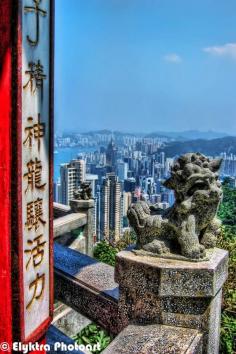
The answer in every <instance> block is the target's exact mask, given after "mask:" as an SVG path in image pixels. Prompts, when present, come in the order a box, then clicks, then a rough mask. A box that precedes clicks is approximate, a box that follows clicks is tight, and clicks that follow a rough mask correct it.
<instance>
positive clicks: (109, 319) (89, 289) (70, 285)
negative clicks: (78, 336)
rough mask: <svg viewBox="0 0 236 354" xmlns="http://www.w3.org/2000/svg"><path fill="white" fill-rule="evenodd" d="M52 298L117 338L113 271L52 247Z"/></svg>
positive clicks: (80, 256) (95, 262)
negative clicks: (53, 283) (53, 278)
mask: <svg viewBox="0 0 236 354" xmlns="http://www.w3.org/2000/svg"><path fill="white" fill-rule="evenodd" d="M54 271H55V297H56V298H57V299H58V300H60V301H62V302H63V303H65V304H67V305H68V306H70V307H72V308H73V309H74V310H76V311H78V312H80V313H82V314H83V315H85V316H86V317H89V318H90V319H91V320H93V321H95V322H97V323H99V324H100V325H101V326H102V327H104V328H105V329H107V330H108V331H109V332H110V333H113V334H117V333H119V332H120V331H121V329H122V325H121V320H120V317H119V311H118V298H119V290H118V285H117V284H116V283H115V282H114V269H113V267H111V266H109V265H106V264H104V263H100V262H98V261H96V260H95V259H93V258H91V257H89V256H86V255H84V254H82V253H80V252H77V251H75V250H72V249H69V248H67V247H63V246H61V245H58V244H55V245H54Z"/></svg>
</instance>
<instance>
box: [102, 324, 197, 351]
mask: <svg viewBox="0 0 236 354" xmlns="http://www.w3.org/2000/svg"><path fill="white" fill-rule="evenodd" d="M102 353H103V354H201V353H202V335H201V334H200V333H199V332H198V331H197V330H194V329H187V328H181V327H171V326H164V325H148V326H139V325H130V326H128V327H126V328H125V329H124V330H123V331H122V332H121V333H120V334H119V335H118V336H117V337H116V338H115V340H114V341H113V342H112V343H111V344H110V345H109V346H108V347H107V348H106V349H105V350H104V351H103V352H102Z"/></svg>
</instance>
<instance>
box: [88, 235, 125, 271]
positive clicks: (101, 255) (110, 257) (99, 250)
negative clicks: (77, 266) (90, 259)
mask: <svg viewBox="0 0 236 354" xmlns="http://www.w3.org/2000/svg"><path fill="white" fill-rule="evenodd" d="M118 251H119V250H118V249H117V248H115V247H113V246H111V245H109V243H107V242H106V241H101V242H99V243H98V244H97V245H96V247H95V248H94V251H93V256H94V258H96V259H97V260H99V261H100V262H104V263H107V264H109V265H111V266H113V267H114V265H115V259H116V254H117V253H118Z"/></svg>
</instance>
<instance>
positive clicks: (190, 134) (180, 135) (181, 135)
mask: <svg viewBox="0 0 236 354" xmlns="http://www.w3.org/2000/svg"><path fill="white" fill-rule="evenodd" d="M81 134H83V135H95V134H104V135H113V136H114V137H115V136H119V137H120V136H122V135H125V136H127V135H129V136H137V137H145V138H158V137H160V138H169V139H174V140H178V141H184V140H197V139H204V140H211V139H217V138H223V137H227V136H229V134H227V133H224V132H215V131H213V130H209V131H199V130H186V131H182V132H181V131H180V132H164V131H157V132H153V133H149V134H147V133H140V132H139V133H133V132H125V131H123V132H122V131H112V130H109V129H102V130H94V131H89V132H84V133H81Z"/></svg>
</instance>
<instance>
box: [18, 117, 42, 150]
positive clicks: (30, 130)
mask: <svg viewBox="0 0 236 354" xmlns="http://www.w3.org/2000/svg"><path fill="white" fill-rule="evenodd" d="M27 121H28V122H29V123H31V125H30V126H28V127H25V133H26V135H27V136H26V139H25V140H24V141H23V144H24V145H25V146H28V147H29V148H32V145H33V144H32V142H33V139H34V140H36V141H37V143H38V151H39V150H40V143H41V139H42V138H43V137H44V136H45V123H41V122H40V113H39V114H38V121H37V123H35V124H33V118H32V117H29V118H27Z"/></svg>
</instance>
